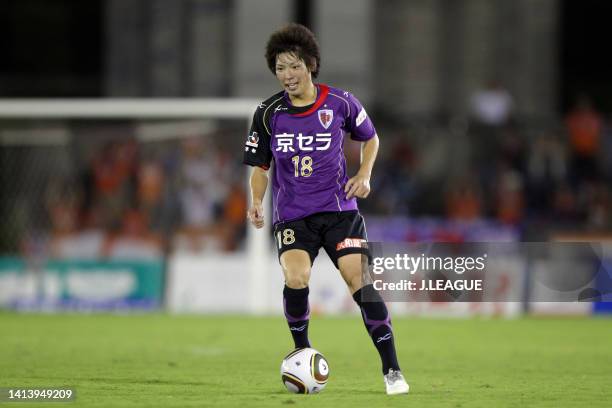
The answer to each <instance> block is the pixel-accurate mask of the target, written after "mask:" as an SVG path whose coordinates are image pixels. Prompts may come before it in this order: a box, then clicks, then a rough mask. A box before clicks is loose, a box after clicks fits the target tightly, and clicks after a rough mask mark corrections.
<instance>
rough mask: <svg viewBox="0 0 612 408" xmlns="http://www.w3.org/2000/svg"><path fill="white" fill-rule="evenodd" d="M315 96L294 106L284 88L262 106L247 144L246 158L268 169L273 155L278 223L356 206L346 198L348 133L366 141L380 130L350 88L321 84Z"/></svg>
mask: <svg viewBox="0 0 612 408" xmlns="http://www.w3.org/2000/svg"><path fill="white" fill-rule="evenodd" d="M316 86H317V100H316V101H315V102H314V103H313V104H312V105H309V106H304V107H295V106H293V105H291V102H290V100H289V97H288V95H287V94H286V93H285V92H284V91H283V92H279V93H277V94H276V95H274V96H272V97H271V98H269V99H267V100H266V101H264V102H263V103H261V104H260V105H259V107H258V108H257V110H256V111H255V115H254V117H253V124H252V125H251V131H250V134H249V136H248V138H247V141H246V144H245V149H244V163H245V164H249V165H252V166H260V167H263V168H265V169H268V168H269V166H270V162H271V161H272V159H274V167H273V174H272V202H273V218H274V224H276V223H278V222H285V221H292V220H296V219H300V218H304V217H306V216H308V215H310V214H314V213H318V212H323V211H347V210H355V209H357V200H356V199H355V198H354V197H353V198H351V199H347V198H346V193H345V192H344V186H345V184H346V182H347V180H348V176H347V174H346V159H345V157H344V150H343V146H344V135H345V134H346V133H350V134H351V139H353V140H359V141H366V140H369V139H371V138H372V137H374V136H375V135H376V129H374V125H373V124H372V121H371V120H370V118H369V117H368V115H367V114H366V111H365V109H364V108H363V106H361V103H359V101H358V100H357V98H355V97H354V96H353V95H352V94H350V93H349V92H346V91H343V90H340V89H337V88H332V87H328V86H326V85H323V84H317V85H316Z"/></svg>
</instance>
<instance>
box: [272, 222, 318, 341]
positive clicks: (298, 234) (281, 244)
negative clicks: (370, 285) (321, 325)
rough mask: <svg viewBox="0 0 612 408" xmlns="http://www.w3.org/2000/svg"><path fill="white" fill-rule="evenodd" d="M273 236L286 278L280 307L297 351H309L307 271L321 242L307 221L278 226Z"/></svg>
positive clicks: (308, 273) (308, 274)
mask: <svg viewBox="0 0 612 408" xmlns="http://www.w3.org/2000/svg"><path fill="white" fill-rule="evenodd" d="M274 236H275V238H276V244H277V247H278V253H279V261H280V264H281V267H282V269H283V274H284V276H285V287H284V289H283V307H284V311H285V317H286V318H287V324H288V325H289V330H290V331H291V336H292V337H293V342H294V343H295V347H296V348H302V347H310V342H309V341H308V322H309V319H310V308H309V306H308V291H309V290H308V281H309V280H310V268H311V267H312V262H313V261H314V259H315V257H316V256H317V253H318V252H319V246H320V245H319V242H320V238H319V237H318V236H317V234H316V233H315V232H314V231H312V230H311V229H310V227H309V225H308V222H307V220H306V219H302V220H297V221H292V222H289V223H283V224H279V225H277V226H276V227H275V231H274Z"/></svg>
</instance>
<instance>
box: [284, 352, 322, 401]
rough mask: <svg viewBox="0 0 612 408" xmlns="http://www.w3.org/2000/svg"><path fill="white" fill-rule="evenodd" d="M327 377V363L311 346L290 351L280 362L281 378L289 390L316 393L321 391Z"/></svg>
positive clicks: (297, 392)
mask: <svg viewBox="0 0 612 408" xmlns="http://www.w3.org/2000/svg"><path fill="white" fill-rule="evenodd" d="M328 378H329V364H327V360H326V359H325V357H323V354H321V353H319V352H318V351H317V350H315V349H313V348H302V349H297V350H294V351H292V352H291V353H289V354H288V355H287V357H285V358H284V359H283V362H282V363H281V379H282V381H283V384H285V387H287V390H289V392H293V393H295V394H316V393H319V392H321V390H323V388H325V385H326V384H327V379H328Z"/></svg>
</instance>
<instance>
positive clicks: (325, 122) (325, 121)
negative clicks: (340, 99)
mask: <svg viewBox="0 0 612 408" xmlns="http://www.w3.org/2000/svg"><path fill="white" fill-rule="evenodd" d="M318 115H319V122H321V126H323V127H324V128H325V129H327V128H328V127H329V125H331V123H332V120H334V111H333V110H331V109H321V110H320V111H319V112H318Z"/></svg>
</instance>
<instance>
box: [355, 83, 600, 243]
mask: <svg viewBox="0 0 612 408" xmlns="http://www.w3.org/2000/svg"><path fill="white" fill-rule="evenodd" d="M513 110H514V107H513V102H512V98H511V96H510V94H509V93H508V92H507V91H505V90H504V89H503V88H502V87H500V86H499V85H498V84H495V83H492V84H490V86H489V87H487V88H486V89H484V90H482V91H480V92H477V93H475V94H474V98H473V99H472V106H471V118H470V120H469V121H466V122H465V123H463V124H462V125H459V126H452V125H451V126H447V127H446V129H442V130H439V129H438V130H436V129H427V130H423V129H412V130H406V129H402V130H399V131H398V130H397V129H391V130H390V133H391V135H386V136H387V137H392V138H393V139H394V142H393V143H392V144H391V146H389V148H388V149H387V152H386V154H385V156H386V157H385V160H382V161H381V162H380V163H379V167H378V169H377V170H376V172H375V179H374V180H373V190H374V191H373V195H372V199H371V200H368V201H366V202H364V205H363V207H365V208H364V209H365V210H366V211H369V212H373V213H379V214H389V215H391V214H393V215H395V214H404V215H408V216H438V217H443V218H448V219H451V220H463V221H472V220H476V219H482V218H487V219H495V220H498V221H499V222H501V223H503V224H508V225H515V226H517V227H518V228H519V229H521V230H522V231H523V239H525V240H529V239H542V238H546V234H554V233H555V232H559V231H568V232H572V233H605V232H607V233H609V232H610V231H611V230H612V213H611V210H612V190H611V186H612V127H611V126H610V124H608V123H606V121H605V120H604V118H603V116H602V114H601V113H600V112H598V111H597V110H596V109H595V107H594V106H593V103H592V101H591V100H590V99H589V98H588V96H586V95H582V96H580V97H579V98H578V99H577V101H576V103H575V105H574V106H573V107H572V109H571V110H570V111H569V112H568V113H567V115H566V116H565V117H564V118H563V120H562V121H561V122H560V123H552V124H551V123H549V122H547V123H545V124H539V123H530V122H521V121H519V120H517V119H516V118H515V117H514V115H513ZM453 128H456V129H453ZM441 140H443V141H444V142H441Z"/></svg>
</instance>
